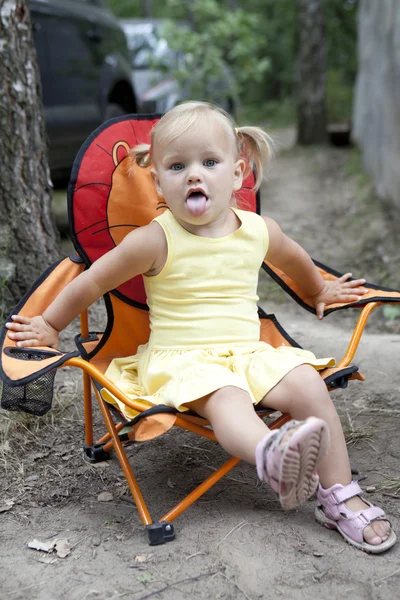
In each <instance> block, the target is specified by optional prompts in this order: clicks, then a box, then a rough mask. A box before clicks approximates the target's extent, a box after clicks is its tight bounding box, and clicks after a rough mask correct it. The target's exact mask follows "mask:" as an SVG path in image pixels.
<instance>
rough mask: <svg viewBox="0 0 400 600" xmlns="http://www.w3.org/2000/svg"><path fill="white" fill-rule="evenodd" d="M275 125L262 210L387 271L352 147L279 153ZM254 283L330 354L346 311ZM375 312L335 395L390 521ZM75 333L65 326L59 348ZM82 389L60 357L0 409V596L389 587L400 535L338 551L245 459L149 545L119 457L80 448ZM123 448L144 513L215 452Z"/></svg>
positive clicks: (369, 269) (382, 240) (387, 427)
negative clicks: (23, 402) (25, 401)
mask: <svg viewBox="0 0 400 600" xmlns="http://www.w3.org/2000/svg"><path fill="white" fill-rule="evenodd" d="M278 137H279V144H280V146H281V148H282V149H283V150H284V151H282V152H281V154H280V155H279V156H278V158H277V159H276V160H275V162H274V165H273V167H272V168H271V170H270V173H269V181H268V183H267V184H266V185H265V187H264V189H263V195H262V206H263V212H264V213H265V214H269V215H270V216H272V217H274V218H276V219H277V221H278V222H279V223H280V224H281V226H282V227H283V228H284V230H285V231H286V232H287V233H288V234H289V235H291V236H292V237H294V238H295V239H297V241H299V242H300V243H301V244H302V245H303V246H304V247H305V248H306V249H307V250H308V251H309V252H310V254H311V255H312V256H313V257H314V258H317V259H319V260H320V261H322V262H325V263H326V264H329V265H330V266H332V267H334V268H336V269H338V270H341V271H346V270H349V269H350V268H351V269H356V270H355V271H354V274H355V275H357V276H358V275H359V276H366V277H367V279H369V280H372V281H375V282H377V278H378V279H379V280H384V281H385V282H386V283H387V278H388V277H389V276H390V273H391V269H392V268H393V265H394V264H396V263H395V261H396V260H397V258H398V257H397V254H396V250H395V245H396V244H395V243H394V241H393V235H392V232H391V229H390V228H391V224H390V219H387V217H386V216H385V215H386V211H385V210H383V208H382V207H381V206H380V205H378V204H376V203H374V202H372V201H370V199H368V198H366V197H365V195H364V197H360V196H362V194H361V195H360V185H359V181H358V178H357V176H356V175H355V174H351V172H349V168H348V165H349V164H350V163H351V161H352V160H353V158H352V157H353V154H352V152H351V150H349V149H341V150H340V149H335V148H330V149H317V150H315V149H313V150H301V151H300V150H298V149H289V150H288V149H287V147H288V146H290V142H291V132H280V134H279V136H278ZM397 241H398V240H397ZM393 273H395V271H394V270H393ZM395 283H396V284H397V285H398V283H399V282H398V281H397V282H393V284H395ZM260 295H261V298H262V300H261V304H262V306H263V307H264V309H265V310H266V311H267V312H274V313H275V314H276V315H277V317H278V319H279V320H280V322H281V323H282V324H283V325H284V327H285V328H286V329H287V330H288V331H289V333H290V334H291V335H292V336H293V337H294V338H295V339H296V340H297V341H298V342H299V343H300V344H302V345H303V346H304V347H307V348H310V349H311V350H313V351H314V352H315V353H317V354H319V355H324V356H331V355H332V356H335V357H336V358H338V359H339V358H340V357H341V356H342V355H343V353H344V350H345V348H346V345H347V341H348V339H349V335H350V326H351V324H352V323H354V321H355V318H356V315H355V314H351V315H350V314H345V315H342V314H340V313H335V314H334V315H331V316H330V317H328V318H327V319H326V320H324V321H323V322H322V323H320V322H318V321H317V319H316V318H315V317H313V316H312V315H310V314H308V313H306V312H305V311H304V310H302V309H301V308H299V307H297V305H295V304H294V303H293V301H291V300H290V299H289V300H288V299H285V298H284V297H283V295H282V293H281V292H280V290H279V289H275V288H273V287H272V285H271V284H270V283H265V282H263V283H261V285H260ZM267 298H268V299H267ZM374 317H375V315H373V317H372V319H371V325H370V326H369V327H368V328H367V332H366V333H365V334H364V336H363V340H362V342H361V345H360V348H359V350H358V352H357V355H356V360H355V363H356V364H358V365H359V366H360V370H361V371H362V372H363V373H364V374H365V375H366V377H367V380H366V381H365V382H364V383H360V382H353V383H350V384H349V387H348V388H347V389H346V390H340V391H336V392H334V393H333V397H334V399H335V402H336V406H337V408H338V411H339V413H340V416H341V419H342V422H343V426H344V427H345V429H346V434H347V438H348V444H349V452H350V457H351V464H352V468H353V470H354V471H355V472H356V475H355V476H356V477H357V478H360V479H363V482H362V485H363V486H368V489H369V492H368V493H367V494H366V495H367V497H368V499H369V500H370V501H372V502H374V503H376V504H378V505H382V506H383V507H384V508H385V510H386V512H387V513H388V514H389V515H390V518H391V520H392V523H393V526H394V528H395V529H397V531H398V532H400V438H399V436H398V435H397V432H398V429H399V423H400V372H399V369H398V357H399V351H400V335H399V333H400V330H399V327H398V321H396V320H393V321H391V320H388V318H384V317H383V314H382V311H381V312H380V313H379V315H378V314H377V315H376V317H375V318H374ZM389 317H390V315H389ZM96 319H98V320H100V321H101V317H100V316H99V311H98V310H96ZM72 337H73V332H72V327H69V328H68V329H67V330H66V332H65V334H64V338H63V349H66V348H68V347H71V340H72ZM80 392H81V382H80V376H79V374H78V373H76V372H74V371H72V370H70V369H63V370H61V371H60V372H59V373H58V374H57V378H56V397H55V405H54V408H53V410H52V411H51V412H50V413H48V415H46V416H45V417H44V418H42V419H35V418H28V417H17V416H15V415H12V414H10V413H6V412H4V411H2V412H1V414H0V433H1V438H0V461H1V469H2V477H1V481H0V490H1V495H0V511H1V512H0V556H1V570H0V598H1V600H6V599H7V600H8V599H10V600H25V599H33V600H86V599H88V600H89V599H96V600H109V599H111V598H126V599H132V600H144V599H145V598H150V597H154V598H157V599H162V600H170V599H174V600H175V599H176V600H180V599H187V598H189V597H193V598H199V599H205V598H207V599H208V598H212V599H231V598H235V599H236V598H238V599H240V598H245V599H247V600H256V599H257V598H266V599H275V598H284V599H285V598H289V599H293V600H300V599H303V598H309V597H311V596H314V597H318V598H319V599H321V600H332V598H335V599H336V598H341V597H346V596H350V597H351V598H352V599H355V600H357V599H368V600H380V599H385V600H388V599H391V598H393V599H394V598H398V597H399V593H398V586H399V580H400V568H399V560H400V544H398V545H397V546H395V548H393V549H392V550H391V551H389V552H388V553H386V554H384V555H382V556H375V557H374V556H369V555H366V554H364V553H362V552H360V551H358V550H355V549H353V548H351V547H349V546H348V545H347V544H346V543H345V542H344V541H343V540H342V538H341V537H340V536H339V534H337V533H336V532H331V531H328V530H326V529H323V528H322V527H320V526H319V525H318V524H317V523H316V522H315V520H314V518H313V509H314V501H313V500H312V501H309V502H307V503H306V504H305V505H303V506H301V507H300V508H299V509H298V510H294V511H291V512H287V513H284V512H282V510H281V509H280V506H279V503H278V502H277V500H276V498H275V496H274V494H273V493H272V492H271V491H270V490H269V489H268V487H267V486H265V485H261V484H260V483H259V482H258V481H257V478H256V475H255V472H254V468H252V467H251V466H249V465H246V464H244V463H240V464H239V465H238V466H237V467H236V468H235V469H234V470H233V471H232V472H231V473H230V474H229V476H227V477H225V478H224V479H223V480H222V481H221V482H220V483H219V484H217V485H216V486H215V487H214V488H213V489H212V490H211V491H210V492H208V493H207V494H206V495H205V496H203V497H202V498H201V499H200V500H198V501H197V503H195V504H194V505H193V506H192V507H191V508H190V509H189V510H188V511H186V512H185V513H184V514H183V515H181V516H180V517H179V518H178V519H177V520H176V521H175V530H176V540H175V541H173V542H171V543H168V544H165V545H163V546H156V547H150V546H149V545H148V543H147V540H146V537H145V535H144V532H143V528H142V525H141V521H140V519H139V517H138V515H137V512H136V510H135V507H134V506H133V505H132V504H131V503H130V502H129V490H128V487H127V484H126V482H125V479H124V476H123V474H122V472H121V470H120V467H119V465H118V462H117V461H116V459H115V458H114V459H112V460H111V461H108V462H105V463H100V464H98V465H96V466H93V465H90V464H87V463H85V462H84V461H83V460H82V452H81V445H82V440H83V426H82V406H81V404H82V403H81V400H80ZM99 422H100V421H99ZM128 455H129V457H130V459H131V463H132V465H133V468H134V472H135V475H136V477H137V479H138V480H139V481H140V482H141V483H142V486H143V487H142V489H143V493H144V495H145V498H146V499H147V500H148V503H149V508H150V511H151V513H152V515H154V517H155V518H158V517H159V516H161V515H162V514H163V513H164V512H166V510H167V509H169V508H170V507H171V506H173V505H174V504H175V503H176V502H178V501H179V500H180V499H181V498H182V497H183V496H184V495H186V494H187V493H188V492H189V491H190V490H191V489H192V488H193V486H194V484H197V483H199V482H200V481H201V480H202V479H204V478H206V477H208V476H209V475H210V474H211V473H212V472H213V471H214V470H215V469H216V468H217V467H218V466H219V465H220V464H221V463H222V461H223V460H224V459H225V457H226V455H225V454H224V452H223V451H222V450H221V449H219V448H217V447H216V445H215V444H213V443H212V442H209V441H207V440H204V439H199V438H198V437H194V436H192V435H191V434H189V433H187V432H184V433H183V432H179V431H175V430H173V431H170V432H168V433H167V434H165V435H164V436H162V437H160V438H158V439H157V440H155V441H153V442H147V443H143V444H136V445H131V446H129V448H128ZM104 492H106V494H104ZM101 500H103V501H101ZM55 538H57V539H61V540H68V544H69V546H70V547H71V551H70V553H69V554H68V555H67V556H66V557H65V558H61V557H60V556H58V555H57V554H56V553H55V552H53V553H51V554H46V553H43V552H40V551H38V550H34V549H30V548H28V547H27V544H28V543H29V542H32V541H33V540H34V539H36V540H39V541H41V542H49V541H52V540H54V539H55ZM60 546H61V544H60ZM59 551H60V553H62V552H61V550H59Z"/></svg>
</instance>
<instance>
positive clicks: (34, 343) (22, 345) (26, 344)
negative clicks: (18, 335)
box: [17, 339, 40, 348]
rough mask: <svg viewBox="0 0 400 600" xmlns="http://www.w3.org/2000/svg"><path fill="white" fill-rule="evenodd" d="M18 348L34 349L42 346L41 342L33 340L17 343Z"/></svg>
mask: <svg viewBox="0 0 400 600" xmlns="http://www.w3.org/2000/svg"><path fill="white" fill-rule="evenodd" d="M17 346H18V348H32V346H40V342H39V340H35V339H31V340H24V341H23V342H17Z"/></svg>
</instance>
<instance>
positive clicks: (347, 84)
mask: <svg viewBox="0 0 400 600" xmlns="http://www.w3.org/2000/svg"><path fill="white" fill-rule="evenodd" d="M323 1H324V11H325V43H326V64H327V109H328V118H329V120H330V121H331V122H333V121H350V119H351V105H352V90H353V85H354V79H355V74H356V70H357V51H356V42H357V22H356V12H357V6H358V1H359V0H323ZM108 2H109V5H110V7H111V8H112V10H113V11H114V13H115V14H116V15H117V16H119V17H145V16H146V10H145V9H146V5H147V3H146V0H142V1H141V2H132V0H108ZM149 5H150V3H149ZM151 7H152V17H153V18H167V19H168V20H169V21H168V25H167V27H166V30H165V36H166V38H167V39H168V42H169V44H170V45H171V46H172V47H173V48H174V49H175V50H178V51H180V52H182V53H183V54H184V55H185V56H186V57H187V58H188V60H186V61H184V62H183V64H180V65H179V67H178V68H177V72H176V76H177V78H178V79H179V80H180V81H181V83H182V84H183V85H184V86H185V88H186V91H187V92H188V96H189V97H196V98H204V97H207V90H210V88H215V87H216V85H218V83H217V82H220V81H225V84H226V83H227V81H228V79H229V78H227V77H226V73H227V71H228V70H229V72H230V73H231V74H232V80H233V82H232V81H230V82H229V84H228V85H225V86H222V87H223V89H221V90H220V91H221V97H222V96H223V95H225V96H226V95H227V94H228V92H229V95H231V96H234V97H236V96H238V97H239V98H240V100H241V103H242V105H244V106H245V107H249V110H252V111H253V113H254V119H256V120H257V114H256V113H257V112H258V113H259V114H258V120H259V119H260V118H262V111H263V110H264V107H265V105H266V103H267V105H268V107H269V109H270V113H271V114H273V115H276V117H275V116H274V117H272V118H273V120H275V121H276V122H282V123H284V124H286V121H287V120H288V119H289V120H290V118H291V116H290V115H292V114H293V115H294V113H293V110H292V108H293V104H294V100H293V97H294V93H295V73H296V59H297V53H296V2H295V1H294V0H279V2H278V1H277V0H218V1H217V0H191V1H190V2H189V1H188V0H151ZM171 15H173V20H172V19H171ZM178 21H180V22H184V23H186V24H187V26H186V27H177V26H176V23H177V22H178ZM213 97H215V94H213ZM287 99H291V100H288V101H287V102H286V103H285V107H284V108H283V109H282V111H280V107H279V103H280V102H281V101H283V100H287ZM271 102H272V103H274V102H275V107H274V105H273V104H270V103H271ZM280 112H281V113H282V114H279V113H280Z"/></svg>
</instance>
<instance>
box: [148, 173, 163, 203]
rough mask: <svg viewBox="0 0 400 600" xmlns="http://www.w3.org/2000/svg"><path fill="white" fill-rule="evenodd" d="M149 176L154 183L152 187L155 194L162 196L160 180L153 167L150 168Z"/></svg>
mask: <svg viewBox="0 0 400 600" xmlns="http://www.w3.org/2000/svg"><path fill="white" fill-rule="evenodd" d="M150 175H151V178H152V180H153V181H154V185H155V186H156V190H157V194H158V195H159V196H162V195H163V193H162V191H161V188H160V180H159V178H158V173H157V171H156V169H155V168H154V167H152V168H151V169H150Z"/></svg>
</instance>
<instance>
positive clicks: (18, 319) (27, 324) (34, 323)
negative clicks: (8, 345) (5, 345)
mask: <svg viewBox="0 0 400 600" xmlns="http://www.w3.org/2000/svg"><path fill="white" fill-rule="evenodd" d="M11 319H12V321H11V322H9V323H6V327H7V329H8V330H9V332H8V334H7V336H8V337H9V338H10V340H13V341H14V342H16V343H17V346H18V347H19V348H28V347H29V348H32V347H34V346H49V347H50V348H55V349H56V350H57V349H58V342H59V336H58V331H57V330H56V329H54V327H52V326H51V325H50V324H49V323H47V321H45V320H44V319H43V317H40V316H39V317H32V318H31V319H30V318H28V317H22V316H21V315H12V317H11Z"/></svg>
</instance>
